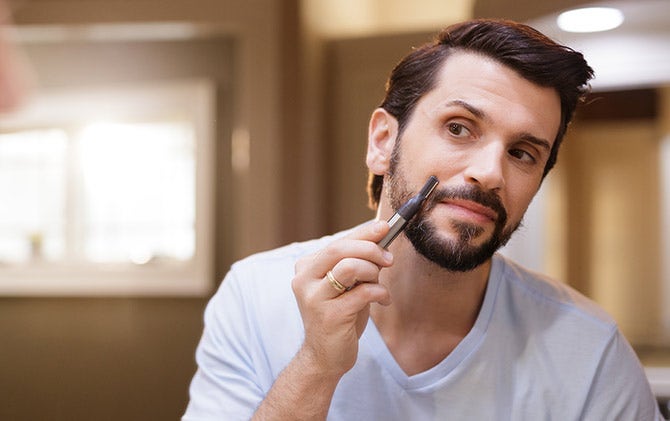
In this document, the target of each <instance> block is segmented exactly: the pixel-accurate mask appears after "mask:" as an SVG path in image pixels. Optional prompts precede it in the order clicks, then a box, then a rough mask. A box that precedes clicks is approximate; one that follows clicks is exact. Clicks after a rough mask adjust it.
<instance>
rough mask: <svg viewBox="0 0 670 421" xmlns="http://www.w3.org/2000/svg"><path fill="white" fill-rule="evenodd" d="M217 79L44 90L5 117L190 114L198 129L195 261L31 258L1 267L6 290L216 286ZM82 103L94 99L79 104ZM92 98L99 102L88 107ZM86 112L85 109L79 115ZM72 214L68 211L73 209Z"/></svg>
mask: <svg viewBox="0 0 670 421" xmlns="http://www.w3.org/2000/svg"><path fill="white" fill-rule="evenodd" d="M215 95H216V88H215V83H214V82H212V81H210V80H205V79H195V80H173V81H162V82H156V83H148V84H147V83H143V84H141V85H139V84H127V85H123V86H107V87H87V88H75V89H67V90H65V89H55V88H54V89H47V90H43V91H42V92H39V93H38V94H36V95H35V96H34V98H33V99H32V100H31V102H30V103H29V104H27V105H26V106H25V107H23V108H22V109H21V110H19V111H17V112H16V113H13V114H11V115H6V116H3V118H2V119H1V120H0V130H2V131H11V130H22V129H29V128H34V127H45V126H53V127H59V126H63V125H69V124H71V122H72V121H82V120H84V119H88V120H109V119H110V116H114V118H116V119H119V121H122V120H123V119H133V120H140V121H141V120H142V119H144V120H149V119H154V120H155V119H158V118H160V117H161V116H165V115H179V116H180V117H186V118H187V119H188V120H189V121H191V122H192V123H193V124H194V129H195V139H196V145H195V146H196V147H195V163H196V164H195V171H196V173H195V180H196V187H195V202H196V204H195V206H196V209H195V252H194V256H193V258H192V259H191V260H189V261H185V262H177V261H169V262H161V263H149V264H144V265H138V264H133V263H130V262H129V263H103V264H101V263H91V262H77V261H59V262H49V261H31V262H29V263H17V264H4V265H2V266H0V295H3V296H24V295H25V296H55V295H61V296H62V295H67V296H77V295H85V296H91V295H94V296H96V295H102V296H136V295H140V296H166V295H169V296H173V295H176V296H204V295H206V294H208V293H210V292H211V290H212V288H213V285H214V279H213V278H214V264H213V261H214V250H213V249H214V238H213V234H212V233H213V232H214V215H213V213H214V188H213V186H214V167H215V164H214V156H215V153H214V135H215V133H214V124H215V107H216V98H215ZM82 104H89V105H88V106H87V107H84V108H82ZM90 104H95V107H91V106H90ZM82 114H83V115H82ZM68 216H69V215H68Z"/></svg>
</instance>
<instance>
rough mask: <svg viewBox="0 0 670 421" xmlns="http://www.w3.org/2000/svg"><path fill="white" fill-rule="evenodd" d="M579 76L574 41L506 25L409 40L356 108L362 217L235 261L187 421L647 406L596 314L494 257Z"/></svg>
mask: <svg viewBox="0 0 670 421" xmlns="http://www.w3.org/2000/svg"><path fill="white" fill-rule="evenodd" d="M591 76H592V70H591V68H590V67H589V66H588V65H587V64H586V62H585V61H584V59H583V57H582V55H581V54H579V53H576V52H574V51H572V50H571V49H569V48H567V47H562V46H559V45H557V44H555V43H553V42H552V41H550V40H549V39H547V38H546V37H544V36H543V35H541V34H539V33H537V32H536V31H534V30H532V29H530V28H528V27H526V26H523V25H519V24H516V23H512V22H506V21H493V20H477V21H471V22H466V23H463V24H459V25H455V26H453V27H450V28H447V29H446V30H445V31H443V32H442V33H441V34H440V35H439V37H438V38H437V40H436V41H435V42H434V43H432V44H429V45H427V46H424V47H422V48H419V49H417V50H415V51H413V52H412V53H410V54H409V55H408V56H407V57H406V58H405V59H404V60H403V61H402V62H401V63H399V65H398V66H396V68H395V69H394V71H393V73H392V74H391V76H390V79H389V83H388V86H387V95H386V98H385V100H384V102H383V103H382V105H381V107H380V108H378V109H377V110H375V111H374V112H373V114H372V117H371V120H370V127H369V133H368V151H367V165H368V167H369V169H370V173H371V175H372V177H371V184H370V192H371V202H372V203H373V205H374V206H375V207H376V209H377V218H376V221H373V222H370V223H368V224H364V225H362V226H359V227H356V228H354V229H352V230H349V231H348V232H345V233H338V234H335V235H334V236H332V237H326V238H322V239H319V240H314V241H311V242H306V243H302V244H294V245H290V246H287V247H284V248H281V249H278V250H275V251H270V252H267V253H262V254H259V255H256V256H253V257H250V258H248V259H245V260H244V261H242V262H238V263H236V264H235V265H234V266H233V267H232V269H231V271H230V272H229V274H228V275H227V277H226V279H225V280H224V282H223V284H222V286H221V289H220V291H219V292H218V293H217V294H216V295H215V297H214V298H213V299H212V301H211V302H210V304H209V306H208V308H207V311H206V315H205V322H206V326H205V331H204V335H203V338H202V340H201V343H200V345H199V348H198V351H197V360H198V364H199V369H198V372H197V373H196V375H195V378H194V379H193V382H192V385H191V402H190V404H189V407H188V409H187V411H186V414H185V416H184V419H185V420H196V419H222V420H223V419H225V420H242V419H249V418H251V417H253V419H258V420H266V419H268V420H269V419H272V420H283V419H305V420H316V419H325V418H328V419H330V420H372V419H379V420H442V419H454V420H471V419H472V420H500V419H512V420H525V419H528V420H537V419H560V420H581V419H587V420H605V419H608V420H609V419H625V420H653V419H660V415H659V412H658V408H657V407H656V403H655V400H654V397H653V395H652V393H651V391H650V388H649V385H648V383H647V380H646V378H645V376H644V373H643V370H642V368H641V366H640V363H639V361H638V359H637V358H636V356H635V354H634V353H633V351H632V350H631V348H630V346H629V345H628V343H627V342H626V340H625V339H624V338H623V336H622V335H621V333H620V332H619V331H618V329H617V327H616V325H615V323H614V322H613V321H612V320H611V319H610V318H609V317H608V316H607V315H605V314H604V313H603V312H602V311H601V310H600V309H598V308H597V307H596V306H595V305H594V304H593V303H592V302H590V301H589V300H587V299H586V298H584V297H582V296H581V295H579V294H578V293H577V292H575V291H573V290H572V289H570V288H569V287H567V286H565V285H563V284H560V283H557V282H554V281H551V280H548V279H545V278H543V277H541V276H538V275H536V274H532V273H529V272H528V271H527V270H525V269H523V268H521V267H519V266H518V265H516V264H514V263H512V262H510V261H507V260H506V259H504V258H503V257H501V256H500V255H497V254H494V253H495V251H496V250H497V249H498V248H499V247H500V246H502V245H503V244H505V242H506V241H507V239H508V238H509V237H510V236H511V234H512V232H513V231H514V230H515V229H516V227H517V226H518V225H519V224H520V221H521V219H522V217H523V214H524V212H525V210H526V208H527V206H528V204H529V203H530V201H531V199H532V198H533V195H534V194H535V193H536V192H537V190H538V188H539V187H540V184H541V182H542V180H543V178H544V176H545V175H546V173H547V172H548V171H549V170H550V169H551V167H552V166H553V164H554V162H555V160H556V154H557V151H558V147H559V144H560V142H561V140H562V138H563V135H564V134H565V130H566V128H567V125H568V123H569V122H570V120H571V118H572V114H573V111H574V109H575V107H576V104H577V102H578V101H579V100H580V99H581V98H582V97H583V95H584V94H585V93H586V91H587V86H588V85H587V83H588V80H589V79H590V78H591ZM431 175H434V176H436V177H437V178H438V179H439V180H440V184H439V185H438V187H437V189H436V190H435V192H434V193H433V195H432V196H431V197H430V198H429V200H428V201H427V202H428V203H427V204H426V206H425V207H424V209H423V210H422V211H421V212H420V213H419V214H418V215H417V216H416V217H415V218H414V219H413V220H412V221H411V222H410V224H409V225H408V228H407V230H406V231H405V234H404V235H401V236H400V237H398V238H397V239H396V240H395V242H393V243H392V244H391V245H390V246H389V247H388V250H384V249H382V248H381V247H380V246H378V245H377V244H376V243H377V242H378V241H379V240H381V239H382V238H383V237H384V235H385V234H386V233H387V231H388V226H387V224H386V222H384V221H386V220H387V219H388V218H389V217H390V216H391V215H392V214H393V212H394V210H396V209H397V208H398V207H399V206H400V205H401V204H402V203H403V202H404V201H405V200H406V199H408V198H409V197H411V196H412V195H414V194H416V192H417V191H418V190H419V189H420V188H421V186H422V185H423V184H424V182H425V181H426V179H427V178H428V177H429V176H431ZM291 286H292V288H291ZM291 289H292V291H291Z"/></svg>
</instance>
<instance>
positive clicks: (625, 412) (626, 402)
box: [581, 329, 663, 421]
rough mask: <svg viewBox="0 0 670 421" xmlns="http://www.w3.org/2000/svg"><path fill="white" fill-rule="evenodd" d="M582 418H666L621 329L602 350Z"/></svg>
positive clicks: (643, 419) (641, 420) (650, 420)
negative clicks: (662, 414)
mask: <svg viewBox="0 0 670 421" xmlns="http://www.w3.org/2000/svg"><path fill="white" fill-rule="evenodd" d="M581 419H584V420H639V421H645V420H649V421H655V420H663V417H662V416H661V413H660V410H659V408H658V404H657V402H656V399H655V397H654V395H653V393H652V391H651V387H650V386H649V381H648V380H647V377H646V375H645V374H644V369H643V368H642V365H641V364H640V361H639V359H638V358H637V355H636V354H635V352H634V351H633V349H632V348H631V346H630V344H629V343H628V341H626V339H625V338H624V337H623V335H622V334H621V332H620V331H619V330H618V329H617V330H616V331H615V332H614V334H613V336H612V338H611V340H610V342H609V343H608V346H607V348H606V349H605V351H604V353H603V356H602V359H601V361H600V365H599V367H598V370H597V372H596V375H595V378H594V381H593V384H592V385H591V390H590V391H589V395H588V397H587V400H586V406H585V408H584V413H583V416H582V417H581Z"/></svg>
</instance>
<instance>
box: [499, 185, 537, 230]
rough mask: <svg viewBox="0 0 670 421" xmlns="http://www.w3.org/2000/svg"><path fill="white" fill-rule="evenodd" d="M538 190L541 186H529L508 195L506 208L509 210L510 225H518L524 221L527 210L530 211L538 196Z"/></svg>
mask: <svg viewBox="0 0 670 421" xmlns="http://www.w3.org/2000/svg"><path fill="white" fill-rule="evenodd" d="M538 184H539V183H538ZM538 189H539V186H538V187H534V186H528V187H525V188H520V189H517V190H513V191H510V192H509V193H508V195H507V204H506V206H505V207H506V210H507V216H508V224H516V223H518V222H519V221H521V219H523V216H524V215H525V213H526V210H528V206H529V205H530V202H531V201H532V200H533V198H534V197H535V195H536V194H537V191H538Z"/></svg>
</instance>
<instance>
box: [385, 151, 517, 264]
mask: <svg viewBox="0 0 670 421" xmlns="http://www.w3.org/2000/svg"><path fill="white" fill-rule="evenodd" d="M396 146H397V145H396ZM396 158H397V157H396ZM392 161H393V159H392ZM394 164H395V165H394ZM390 170H391V171H390V174H389V175H388V177H387V181H388V183H389V189H388V197H389V199H390V203H391V205H392V206H393V208H394V209H398V208H400V206H402V204H403V203H404V202H405V201H407V200H408V199H409V198H410V197H412V196H413V195H414V194H416V192H410V191H409V190H408V189H407V183H406V181H405V178H404V177H403V175H402V174H400V171H398V165H397V161H396V162H395V163H393V162H392V165H391V168H390ZM445 199H463V200H469V201H472V202H476V203H479V204H481V205H483V206H486V207H488V208H491V209H493V210H494V211H495V212H496V214H497V218H496V220H495V221H494V229H493V233H492V234H491V236H490V237H489V238H488V239H485V240H484V241H483V242H482V243H481V244H479V245H476V244H473V241H475V240H477V239H479V237H481V236H482V235H483V234H484V231H485V230H484V228H483V227H482V226H480V225H477V224H472V223H467V222H462V221H456V220H454V221H451V227H452V229H453V230H454V231H455V232H456V234H457V235H456V238H453V239H452V238H444V237H442V236H440V235H439V232H438V229H437V228H436V227H435V225H434V224H433V223H432V222H431V221H430V220H429V219H428V217H429V214H430V212H431V210H432V209H433V208H434V207H435V205H437V204H438V203H440V202H442V201H443V200H445ZM506 223H507V211H506V210H505V208H504V206H503V205H502V202H501V201H500V198H499V197H498V195H497V194H496V193H495V192H492V191H484V190H482V189H480V188H479V187H477V186H475V185H465V186H460V187H445V188H442V189H436V190H435V191H434V192H433V194H432V195H431V196H430V197H429V198H428V199H427V200H426V203H425V204H424V206H423V208H422V209H421V210H420V211H419V212H418V213H417V214H416V215H415V216H414V218H412V219H411V220H410V221H409V222H408V223H407V226H406V227H405V230H404V235H405V236H406V237H407V239H409V241H410V243H411V244H412V246H413V247H414V249H415V250H416V251H417V252H418V253H419V254H420V255H422V256H423V257H425V258H426V259H428V260H429V261H431V262H433V263H435V264H437V265H438V266H440V267H442V268H444V269H447V270H449V271H452V272H468V271H471V270H473V269H475V268H476V267H478V266H479V265H481V264H483V263H484V262H486V261H487V260H489V259H490V258H491V257H492V256H493V254H494V253H495V252H496V251H497V250H498V249H499V248H500V247H502V246H504V245H505V244H506V243H507V242H508V241H509V239H510V238H511V236H512V234H513V233H514V231H516V229H517V228H518V227H519V226H520V225H521V223H517V224H516V225H514V226H512V227H510V228H508V229H505V225H506Z"/></svg>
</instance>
